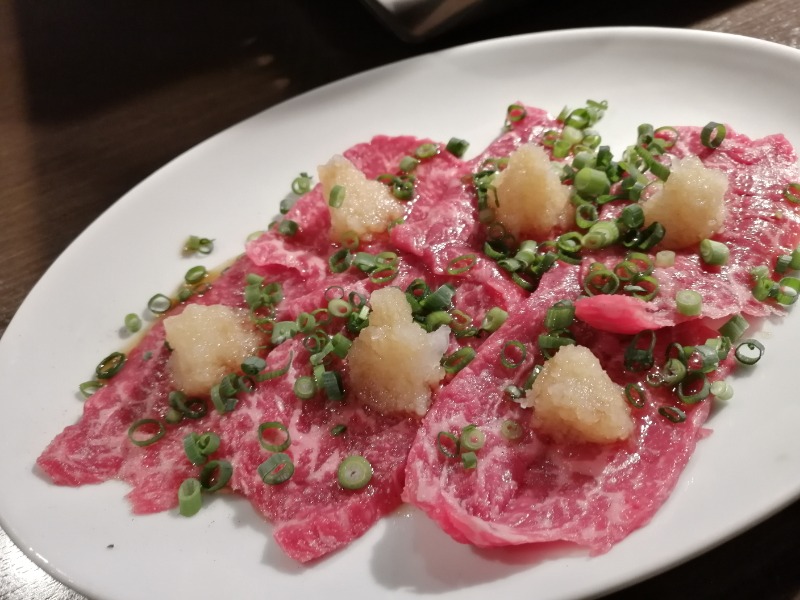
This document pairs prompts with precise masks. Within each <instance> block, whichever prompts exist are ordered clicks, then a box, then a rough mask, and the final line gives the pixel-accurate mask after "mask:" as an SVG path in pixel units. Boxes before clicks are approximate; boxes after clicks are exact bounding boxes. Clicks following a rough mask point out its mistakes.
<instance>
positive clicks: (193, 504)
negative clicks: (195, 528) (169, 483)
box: [178, 477, 203, 517]
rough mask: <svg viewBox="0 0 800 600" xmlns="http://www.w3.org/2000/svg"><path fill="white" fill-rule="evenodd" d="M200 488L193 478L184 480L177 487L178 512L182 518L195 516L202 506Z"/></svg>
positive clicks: (196, 480)
mask: <svg viewBox="0 0 800 600" xmlns="http://www.w3.org/2000/svg"><path fill="white" fill-rule="evenodd" d="M202 489H203V488H202V486H201V485H200V481H199V480H198V479H195V478H194V477H189V478H188V479H184V480H183V481H182V482H181V484H180V486H178V512H179V513H180V514H181V515H182V516H184V517H191V516H193V515H196V514H197V513H198V511H199V510H200V507H201V506H202V505H203V497H202V495H201V493H200V492H201V491H202Z"/></svg>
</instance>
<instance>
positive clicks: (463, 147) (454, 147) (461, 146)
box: [445, 137, 469, 158]
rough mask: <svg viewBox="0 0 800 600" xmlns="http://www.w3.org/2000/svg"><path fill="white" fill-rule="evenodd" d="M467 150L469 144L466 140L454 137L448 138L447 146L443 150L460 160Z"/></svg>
mask: <svg viewBox="0 0 800 600" xmlns="http://www.w3.org/2000/svg"><path fill="white" fill-rule="evenodd" d="M467 148H469V142H468V141H467V140H462V139H459V138H456V137H453V138H450V141H449V142H447V146H446V147H445V150H447V151H448V152H449V153H450V154H452V155H453V156H456V157H458V158H461V157H462V156H464V153H465V152H466V151H467Z"/></svg>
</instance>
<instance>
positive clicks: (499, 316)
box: [481, 306, 508, 333]
mask: <svg viewBox="0 0 800 600" xmlns="http://www.w3.org/2000/svg"><path fill="white" fill-rule="evenodd" d="M507 319H508V313H507V312H506V311H504V310H503V309H502V308H500V307H499V306H493V307H492V308H490V309H489V310H488V311H486V315H485V316H484V317H483V321H482V322H481V330H483V331H487V332H489V333H492V332H494V331H497V330H498V329H499V328H500V326H501V325H502V324H503V323H505V322H506V320H507Z"/></svg>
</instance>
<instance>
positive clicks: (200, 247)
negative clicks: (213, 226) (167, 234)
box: [183, 235, 214, 254]
mask: <svg viewBox="0 0 800 600" xmlns="http://www.w3.org/2000/svg"><path fill="white" fill-rule="evenodd" d="M213 249H214V240H210V239H208V238H204V237H199V236H196V235H190V236H189V237H188V239H187V240H186V242H184V244H183V251H184V252H185V253H187V254H188V253H192V252H199V253H200V254H211V251H212V250H213Z"/></svg>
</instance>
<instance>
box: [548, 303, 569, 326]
mask: <svg viewBox="0 0 800 600" xmlns="http://www.w3.org/2000/svg"><path fill="white" fill-rule="evenodd" d="M574 320H575V305H574V304H573V303H572V302H571V301H570V300H559V301H558V302H556V303H555V304H553V306H551V307H550V308H548V309H547V313H546V314H545V317H544V327H545V329H547V330H548V331H553V330H554V329H567V328H569V327H570V326H571V325H572V323H573V321H574Z"/></svg>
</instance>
